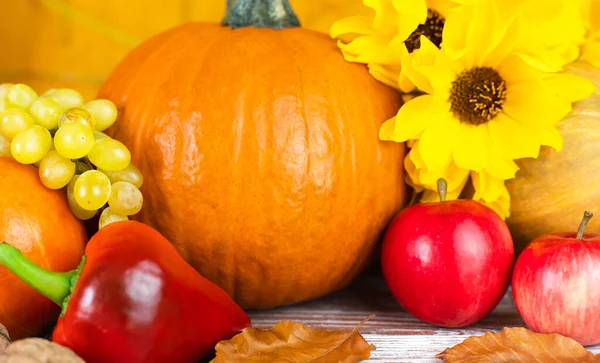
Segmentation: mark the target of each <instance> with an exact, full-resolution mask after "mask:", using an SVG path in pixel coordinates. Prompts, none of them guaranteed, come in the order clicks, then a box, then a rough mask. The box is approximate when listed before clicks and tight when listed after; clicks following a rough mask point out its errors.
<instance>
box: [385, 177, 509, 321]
mask: <svg viewBox="0 0 600 363" xmlns="http://www.w3.org/2000/svg"><path fill="white" fill-rule="evenodd" d="M438 190H439V193H440V202H436V203H426V204H415V205H412V206H410V207H407V208H405V209H404V210H402V211H401V212H400V213H398V215H397V216H396V217H395V218H394V220H393V221H392V222H391V224H390V225H389V227H388V229H387V231H386V234H385V236H384V241H383V246H382V252H381V255H382V259H381V263H382V269H383V275H384V277H385V280H386V282H387V285H388V286H389V288H390V290H391V292H392V294H393V296H394V298H395V299H396V300H397V301H398V303H399V304H400V305H401V306H402V307H403V308H404V309H405V310H406V311H408V312H409V313H411V314H412V315H414V316H415V317H417V318H418V319H420V320H422V321H425V322H428V323H430V324H435V325H439V326H443V327H464V326H468V325H471V324H474V323H476V322H478V321H479V320H481V319H483V318H484V317H486V316H487V315H488V314H489V313H490V312H491V311H492V310H493V309H494V308H495V307H496V306H497V305H498V303H499V302H500V300H501V299H502V297H503V296H504V294H505V293H506V290H507V288H508V285H509V282H510V274H511V269H512V267H513V264H514V246H513V241H512V237H511V235H510V232H509V230H508V227H507V225H506V223H505V222H504V221H503V220H502V218H500V216H499V215H498V214H497V213H496V212H494V211H493V210H492V209H490V208H489V207H487V206H485V205H483V204H482V203H479V202H477V201H474V200H454V201H445V200H444V199H445V191H446V184H445V182H444V181H443V180H440V181H439V182H438Z"/></svg>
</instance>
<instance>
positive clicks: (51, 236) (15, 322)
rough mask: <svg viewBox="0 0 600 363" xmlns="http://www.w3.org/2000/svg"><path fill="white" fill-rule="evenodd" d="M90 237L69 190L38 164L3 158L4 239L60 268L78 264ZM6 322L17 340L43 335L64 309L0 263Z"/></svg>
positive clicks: (0, 223)
mask: <svg viewBox="0 0 600 363" xmlns="http://www.w3.org/2000/svg"><path fill="white" fill-rule="evenodd" d="M86 241H87V237H86V232H85V229H84V226H83V223H82V222H81V221H79V220H78V219H77V218H76V217H75V216H74V215H73V214H72V213H71V211H70V209H69V205H68V203H67V197H66V194H65V193H64V192H63V191H61V190H50V189H48V188H46V187H45V186H44V185H43V184H42V183H41V181H40V179H39V176H38V171H37V169H36V168H35V167H34V166H31V165H23V164H19V163H18V162H16V161H14V160H13V159H11V158H8V157H0V242H8V243H9V244H11V245H13V246H15V247H17V248H18V249H19V250H21V251H22V252H23V254H24V255H26V256H27V258H29V259H31V260H32V261H33V262H34V263H35V264H37V265H39V266H41V267H43V268H46V269H49V270H52V271H56V272H64V271H69V270H72V269H74V268H76V267H77V265H78V264H79V261H80V259H81V257H82V255H83V251H84V248H85V243H86ZM0 292H1V293H0V323H2V324H3V325H5V326H6V328H7V329H8V331H9V333H10V336H11V338H12V339H19V338H24V337H28V336H35V335H38V334H40V333H41V332H42V331H43V329H44V328H45V327H47V326H48V325H49V324H50V323H52V322H54V321H55V320H56V318H57V317H58V314H59V313H60V309H59V308H58V306H56V305H55V304H54V303H53V302H52V301H50V300H48V299H46V298H45V297H43V296H42V295H40V294H39V293H37V292H36V291H34V290H33V289H32V288H31V287H29V286H27V285H26V284H25V283H24V282H22V281H21V280H19V278H18V277H16V276H15V275H13V274H12V273H11V272H9V271H8V270H7V269H6V268H4V267H1V266H0Z"/></svg>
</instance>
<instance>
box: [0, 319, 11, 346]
mask: <svg viewBox="0 0 600 363" xmlns="http://www.w3.org/2000/svg"><path fill="white" fill-rule="evenodd" d="M9 344H10V336H9V335H8V330H6V328H5V327H4V325H2V324H0V351H2V350H4V348H6V347H7V346H8V345H9Z"/></svg>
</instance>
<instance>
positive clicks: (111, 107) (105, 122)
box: [83, 99, 118, 131]
mask: <svg viewBox="0 0 600 363" xmlns="http://www.w3.org/2000/svg"><path fill="white" fill-rule="evenodd" d="M83 107H84V108H85V109H86V110H88V111H90V113H91V114H92V115H93V116H94V119H95V120H96V130H98V131H104V130H106V129H107V128H109V127H111V126H112V124H114V123H115V121H116V120H117V115H118V111H117V106H115V104H114V103H112V102H111V101H109V100H103V99H97V100H93V101H90V102H88V103H86V104H85V105H84V106H83Z"/></svg>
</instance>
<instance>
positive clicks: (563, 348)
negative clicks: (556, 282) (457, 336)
mask: <svg viewBox="0 0 600 363" xmlns="http://www.w3.org/2000/svg"><path fill="white" fill-rule="evenodd" d="M436 358H440V359H443V360H444V362H446V363H479V362H482V363H484V362H486V363H496V362H497V363H504V362H506V363H508V362H510V363H534V362H536V363H550V362H556V363H558V362H560V363H600V355H594V354H592V353H591V352H589V351H587V350H586V349H585V348H584V347H583V346H582V345H581V344H579V343H577V342H576V341H575V340H573V339H571V338H567V337H565V336H562V335H559V334H541V333H534V332H532V331H531V330H528V329H525V328H504V329H503V330H502V332H501V333H486V334H485V335H483V336H474V337H469V338H467V339H465V341H463V342H462V343H460V344H458V345H455V346H454V347H452V348H448V349H446V350H444V351H443V352H441V353H440V354H438V355H437V356H436Z"/></svg>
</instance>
